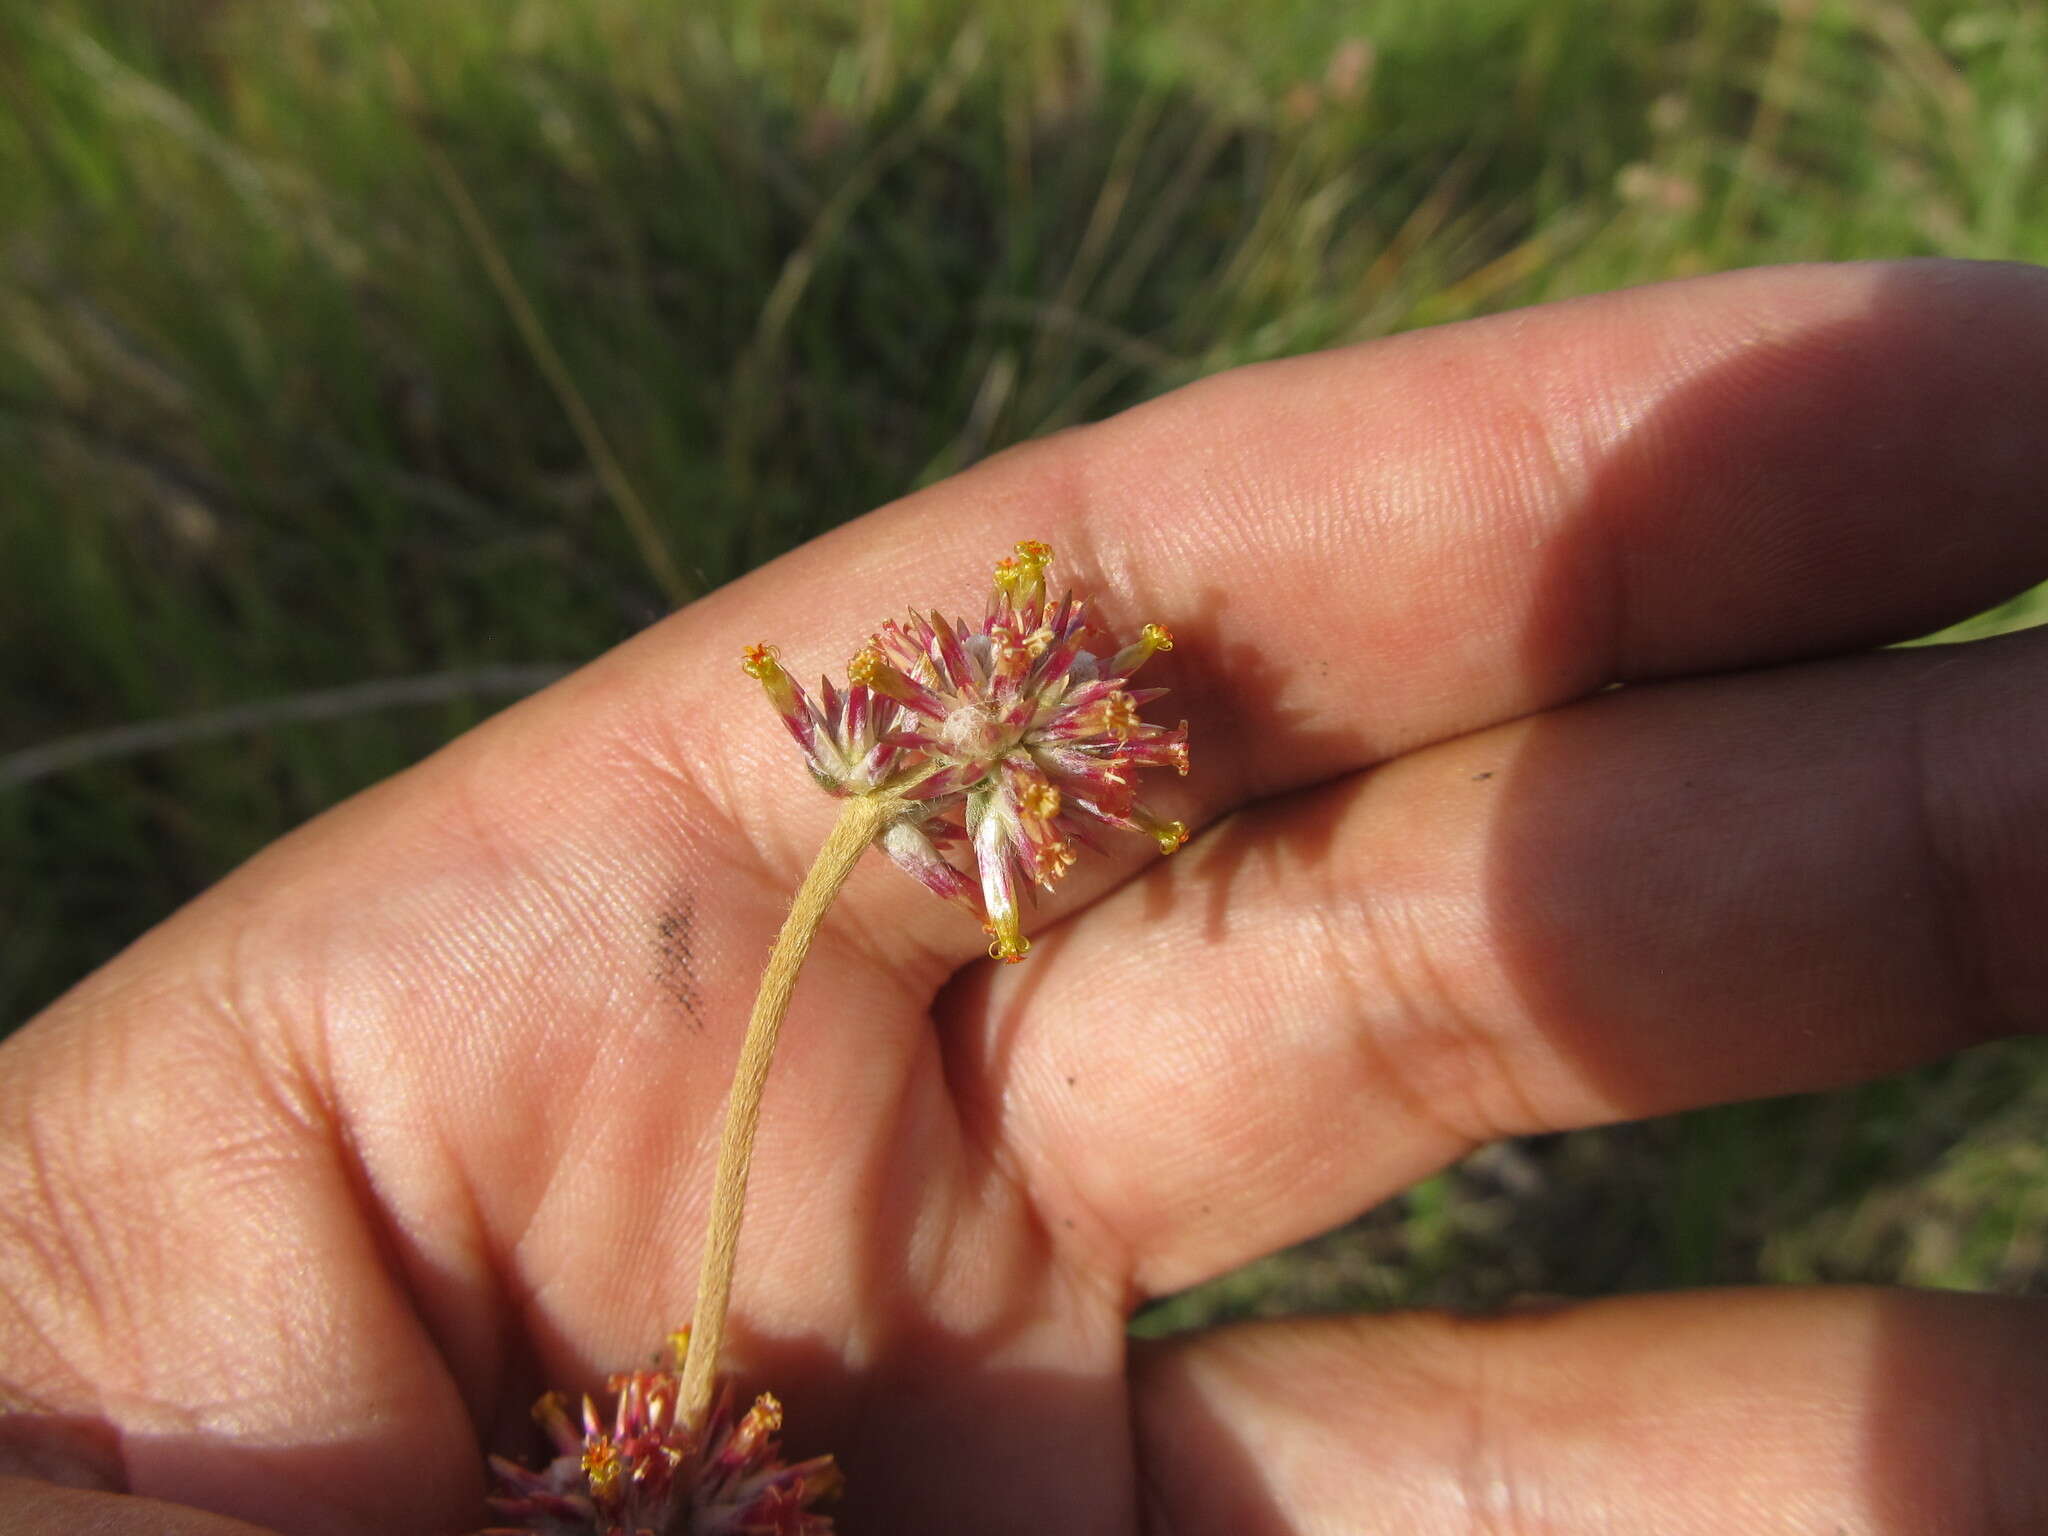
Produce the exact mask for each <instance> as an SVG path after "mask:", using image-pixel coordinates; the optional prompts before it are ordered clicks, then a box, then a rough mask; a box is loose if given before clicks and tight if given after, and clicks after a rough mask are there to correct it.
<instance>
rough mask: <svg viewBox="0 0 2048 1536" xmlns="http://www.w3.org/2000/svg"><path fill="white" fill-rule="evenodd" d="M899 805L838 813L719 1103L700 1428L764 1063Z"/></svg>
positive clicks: (877, 799) (686, 1401) (693, 1406)
mask: <svg viewBox="0 0 2048 1536" xmlns="http://www.w3.org/2000/svg"><path fill="white" fill-rule="evenodd" d="M900 805H901V802H900V801H899V800H898V799H897V798H896V797H895V796H893V795H884V794H869V795H855V796H853V797H852V798H851V799H849V800H848V801H847V802H846V809H845V810H843V811H842V812H840V815H839V822H838V824H837V825H836V826H834V827H833V828H832V834H831V836H829V837H827V838H826V839H825V846H824V847H823V848H821V849H819V850H818V857H817V861H816V862H815V863H813V864H812V865H811V872H810V873H809V874H807V875H805V876H804V883H803V884H802V885H801V886H799V887H798V888H797V893H796V900H795V902H794V903H793V904H792V905H791V907H790V909H789V916H788V918H786V919H785V920H784V921H783V924H782V932H781V933H780V934H779V935H778V936H777V938H776V940H775V948H774V950H773V952H772V953H770V955H769V956H768V968H767V970H766V971H764V972H762V975H761V990H760V991H759V992H758V993H756V994H755V997H754V1013H753V1017H752V1018H750V1019H749V1020H748V1021H747V1037H746V1039H745V1041H744V1042H742V1044H741V1045H740V1060H739V1066H738V1067H737V1068H736V1069H735V1070H734V1072H733V1078H732V1093H731V1095H730V1096H729V1097H728V1098H727V1099H726V1104H725V1130H724V1132H723V1134H722V1135H721V1136H720V1138H719V1143H718V1173H717V1175H716V1178H715V1180H714V1182H713V1184H712V1189H711V1224H710V1227H709V1229H708V1231H707V1232H706V1234H705V1238H704V1263H703V1267H702V1268H701V1269H700V1270H699V1271H698V1273H697V1307H696V1311H695V1313H694V1314H693V1316H692V1317H691V1320H690V1347H689V1355H688V1358H687V1360H686V1361H685V1363H684V1366H683V1384H682V1391H681V1401H680V1402H679V1403H678V1404H677V1418H678V1420H679V1421H680V1422H682V1423H686V1424H697V1423H701V1422H703V1416H704V1413H705V1412H706V1410H707V1409H708V1408H709V1407H710V1405H711V1384H712V1379H713V1377H714V1376H715V1375H716V1373H717V1368H718V1356H719V1351H720V1349H721V1348H722V1347H723V1345H724V1342H725V1311H726V1307H727V1305H728V1303H729V1302H730V1301H731V1298H732V1270H733V1260H734V1258H735V1256H736V1255H737V1253H738V1251H739V1241H740V1216H741V1213H742V1212H743V1211H744V1209H745V1207H746V1203H747V1170H748V1169H749V1168H750V1167H751V1166H752V1164H753V1160H754V1132H755V1130H756V1129H757V1128H758V1127H759V1125H760V1123H761V1091H762V1089H763V1088H765V1087H766V1086H767V1083H768V1064H769V1062H770V1061H771V1060H773V1058H774V1056H775V1040H776V1037H777V1036H778V1035H779V1034H781V1032H782V1019H783V1016H784V1015H785V1014H787V1013H788V1012H789V999H790V994H791V993H792V992H793V991H794V990H795V989H796V977H797V972H798V971H800V970H802V969H803V963H804V957H805V956H806V955H808V954H809V953H810V952H811V940H812V939H814V938H815V937H817V933H818V928H819V926H820V925H821V924H822V923H823V922H824V920H825V913H826V911H827V909H829V908H830V907H831V905H832V899H833V897H835V896H837V895H838V894H839V888H840V886H842V885H844V884H845V883H846V877H847V876H848V875H850V874H852V873H853V866H854V865H855V864H857V863H859V862H860V856H861V854H862V853H863V852H865V851H866V849H867V847H868V845H869V844H870V843H872V842H874V840H875V838H876V837H877V836H879V835H880V834H881V831H882V829H883V827H885V826H886V825H888V822H889V818H890V816H891V815H893V814H894V813H895V812H896V810H897V809H898V808H899V807H900Z"/></svg>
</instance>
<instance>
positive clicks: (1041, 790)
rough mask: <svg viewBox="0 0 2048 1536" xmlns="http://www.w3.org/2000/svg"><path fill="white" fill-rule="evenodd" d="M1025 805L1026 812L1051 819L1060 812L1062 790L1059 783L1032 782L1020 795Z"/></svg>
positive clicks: (1029, 814) (1026, 813)
mask: <svg viewBox="0 0 2048 1536" xmlns="http://www.w3.org/2000/svg"><path fill="white" fill-rule="evenodd" d="M1018 798H1019V800H1020V801H1021V802H1022V804H1023V807H1024V814H1025V815H1027V816H1036V817H1038V818H1039V819H1041V820H1043V821H1051V820H1052V819H1053V817H1055V816H1057V815H1059V813H1060V791H1059V786H1058V785H1057V784H1045V783H1038V784H1031V785H1027V786H1026V787H1025V790H1024V793H1023V794H1022V795H1021V796H1019V797H1018Z"/></svg>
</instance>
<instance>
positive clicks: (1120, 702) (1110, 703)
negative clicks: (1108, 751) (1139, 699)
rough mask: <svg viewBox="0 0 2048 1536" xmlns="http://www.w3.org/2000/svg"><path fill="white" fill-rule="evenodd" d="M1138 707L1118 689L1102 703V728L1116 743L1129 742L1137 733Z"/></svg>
mask: <svg viewBox="0 0 2048 1536" xmlns="http://www.w3.org/2000/svg"><path fill="white" fill-rule="evenodd" d="M1138 725H1139V720H1138V706H1137V705H1135V704H1133V703H1132V702H1131V696H1130V695H1129V694H1128V693H1125V692H1124V691H1123V690H1122V689H1118V690H1117V691H1116V692H1115V693H1112V694H1111V695H1110V696H1109V697H1108V698H1106V699H1104V700H1103V701H1102V728H1103V729H1104V730H1105V731H1107V732H1108V733H1109V734H1110V735H1112V736H1114V737H1115V738H1116V739H1117V740H1118V741H1129V740H1130V739H1131V737H1133V736H1134V735H1136V734H1137V731H1138Z"/></svg>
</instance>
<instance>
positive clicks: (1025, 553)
mask: <svg viewBox="0 0 2048 1536" xmlns="http://www.w3.org/2000/svg"><path fill="white" fill-rule="evenodd" d="M1017 558H1018V560H1020V561H1021V562H1022V563H1023V564H1024V565H1026V566H1027V567H1029V568H1030V569H1031V570H1032V572H1033V574H1034V575H1035V574H1036V573H1037V572H1039V571H1042V570H1044V569H1045V568H1046V567H1047V566H1048V565H1051V564H1052V546H1051V545H1050V544H1046V543H1042V542H1041V541H1039V540H1037V539H1026V540H1024V542H1023V543H1021V544H1019V545H1018V546H1017Z"/></svg>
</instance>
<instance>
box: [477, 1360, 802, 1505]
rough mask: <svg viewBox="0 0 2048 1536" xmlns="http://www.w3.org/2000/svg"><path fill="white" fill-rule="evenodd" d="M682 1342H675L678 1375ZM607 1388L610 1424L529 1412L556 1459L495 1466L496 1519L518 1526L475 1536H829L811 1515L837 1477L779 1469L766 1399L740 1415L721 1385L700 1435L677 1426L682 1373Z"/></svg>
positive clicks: (771, 1405) (650, 1375)
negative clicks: (648, 1535) (534, 1466)
mask: <svg viewBox="0 0 2048 1536" xmlns="http://www.w3.org/2000/svg"><path fill="white" fill-rule="evenodd" d="M685 1337H686V1335H685V1334H682V1333H679V1334H677V1335H676V1337H675V1338H674V1339H672V1340H671V1341H670V1349H671V1353H672V1355H673V1357H674V1361H675V1364H676V1366H677V1368H678V1369H679V1368H680V1364H681V1361H682V1357H683V1353H684V1344H683V1341H684V1339H685ZM607 1385H608V1388H609V1390H610V1391H611V1392H612V1393H613V1394H614V1396H615V1398H616V1401H615V1403H614V1405H613V1409H612V1413H611V1416H610V1418H609V1420H608V1421H607V1419H606V1417H605V1416H604V1415H602V1414H600V1413H599V1412H598V1410H597V1405H596V1404H595V1403H593V1402H592V1401H591V1400H590V1399H589V1398H587V1397H586V1398H584V1399H583V1412H582V1415H581V1420H580V1422H578V1421H577V1420H572V1419H571V1417H570V1415H569V1408H568V1404H567V1402H566V1400H565V1399H564V1398H563V1397H562V1395H561V1394H560V1393H558V1392H550V1393H549V1394H548V1395H547V1396H545V1397H543V1398H542V1399H541V1400H540V1401H539V1402H538V1403H536V1404H534V1409H533V1415H534V1417H535V1418H536V1419H538V1420H539V1421H540V1424H541V1427H542V1428H543V1429H545V1430H546V1431H547V1434H548V1438H549V1439H550V1440H551V1441H553V1443H554V1446H555V1451H556V1454H555V1457H554V1459H553V1460H552V1461H550V1462H549V1463H548V1465H547V1466H546V1467H544V1468H542V1469H541V1470H540V1471H538V1472H536V1471H533V1470H531V1469H529V1468H526V1467H522V1466H520V1465H519V1464H518V1463H517V1462H513V1461H508V1460H506V1459H505V1458H504V1457H502V1456H493V1457H492V1458H491V1470H492V1471H493V1472H495V1473H496V1474H497V1477H498V1482H499V1485H500V1487H501V1489H502V1491H501V1492H500V1493H498V1494H495V1495H493V1496H492V1498H491V1501H490V1502H491V1507H492V1508H493V1509H495V1510H496V1511H497V1512H498V1513H499V1514H501V1515H504V1516H507V1517H509V1518H511V1519H514V1520H517V1521H519V1522H521V1523H520V1524H518V1525H516V1526H499V1527H493V1528H492V1529H491V1530H490V1531H485V1532H482V1533H481V1536H641V1533H645V1532H659V1533H661V1536H830V1533H831V1530H832V1521H831V1519H830V1517H829V1516H826V1515H823V1514H820V1513H818V1512H817V1511H816V1510H815V1509H814V1508H813V1506H814V1505H816V1504H818V1503H819V1502H821V1501H822V1500H825V1499H827V1498H829V1497H830V1496H831V1495H833V1494H835V1493H837V1492H838V1491H839V1486H840V1476H839V1469H838V1467H837V1466H835V1465H834V1464H833V1461H832V1458H831V1457H830V1456H817V1457H813V1458H812V1459H810V1460H809V1461H800V1462H797V1463H796V1464H794V1465H792V1466H785V1465H784V1464H783V1463H782V1461H781V1460H780V1459H779V1453H780V1450H781V1446H780V1444H779V1442H778V1441H777V1439H776V1436H777V1435H778V1434H779V1433H780V1432H781V1429H782V1405H781V1404H780V1403H778V1402H776V1400H775V1399H774V1398H773V1397H772V1396H770V1395H769V1394H768V1393H765V1392H764V1393H762V1394H761V1395H760V1396H759V1397H757V1398H755V1399H754V1404H753V1406H752V1407H751V1408H749V1409H747V1411H746V1412H745V1413H736V1412H735V1407H736V1405H735V1400H734V1397H733V1393H732V1387H731V1384H730V1383H726V1384H725V1385H724V1386H723V1387H722V1388H721V1389H720V1391H719V1393H718V1396H717V1397H716V1398H715V1399H714V1400H713V1402H712V1406H711V1411H710V1413H709V1415H708V1416H707V1417H706V1419H705V1422H704V1425H703V1426H702V1428H701V1430H698V1429H693V1428H692V1427H691V1426H689V1425H686V1424H683V1423H680V1422H678V1420H677V1417H676V1400H677V1396H678V1391H679V1388H680V1386H681V1382H680V1380H679V1378H678V1375H677V1370H673V1369H662V1370H652V1371H631V1372H628V1373H626V1374H624V1375H620V1376H614V1377H612V1378H611V1380H610V1382H609V1383H608V1384H607Z"/></svg>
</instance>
